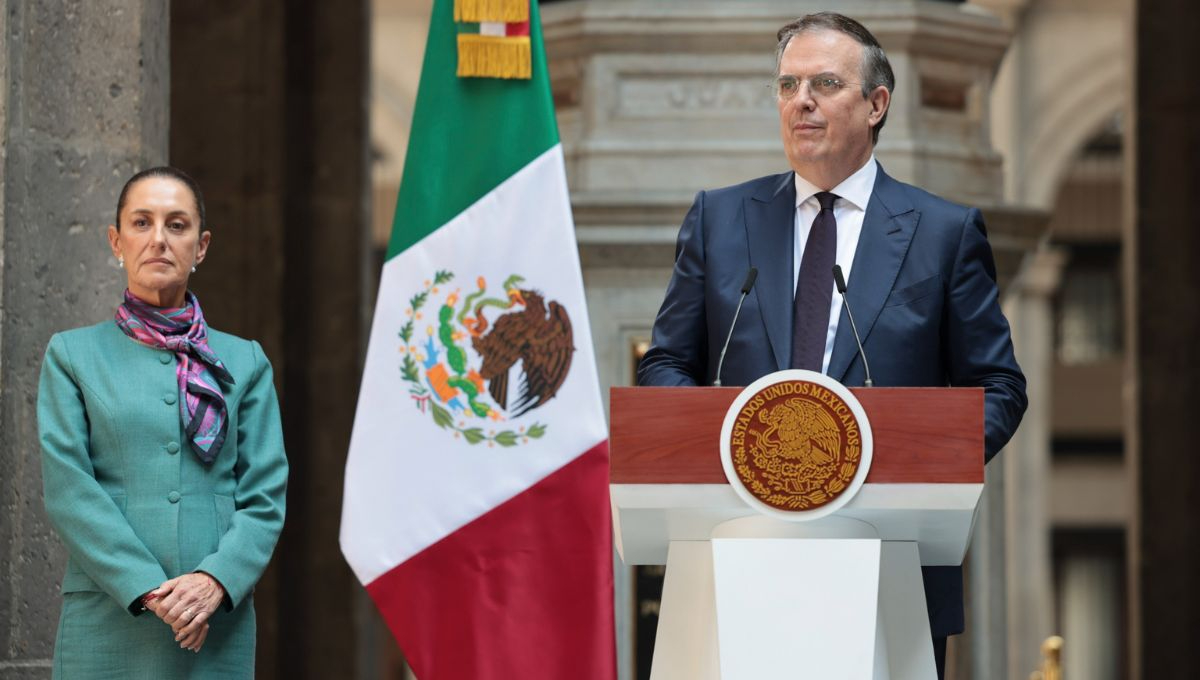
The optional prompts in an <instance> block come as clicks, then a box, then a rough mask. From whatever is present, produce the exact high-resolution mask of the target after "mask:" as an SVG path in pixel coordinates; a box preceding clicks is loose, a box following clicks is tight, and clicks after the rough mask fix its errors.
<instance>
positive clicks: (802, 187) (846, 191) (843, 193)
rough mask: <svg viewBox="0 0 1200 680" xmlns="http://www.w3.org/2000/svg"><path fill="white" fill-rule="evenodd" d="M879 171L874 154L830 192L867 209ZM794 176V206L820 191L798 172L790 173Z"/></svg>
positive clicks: (860, 208) (861, 208)
mask: <svg viewBox="0 0 1200 680" xmlns="http://www.w3.org/2000/svg"><path fill="white" fill-rule="evenodd" d="M878 172H879V166H878V165H876V164H875V154H871V157H870V158H868V159H867V162H866V164H864V165H863V166H862V167H861V168H859V169H858V170H856V171H855V172H854V174H853V175H850V176H849V177H847V178H846V179H844V180H842V183H841V184H839V185H837V186H836V187H834V188H832V189H830V191H831V192H832V193H835V194H837V195H838V197H839V198H843V199H845V200H846V201H847V202H849V203H850V204H852V205H853V206H854V207H856V208H858V209H859V210H863V211H865V210H866V209H867V201H869V200H870V199H871V190H872V189H874V188H875V175H876V174H877V173H878ZM792 175H793V176H794V177H795V178H796V207H800V204H801V203H804V202H805V201H807V200H808V199H810V198H812V197H813V196H815V195H816V194H817V193H819V192H820V191H821V189H818V188H817V187H816V185H814V184H813V183H812V182H809V181H808V180H806V179H804V178H803V177H801V176H800V173H796V172H794V173H792Z"/></svg>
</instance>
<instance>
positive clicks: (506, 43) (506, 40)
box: [458, 33, 533, 80]
mask: <svg viewBox="0 0 1200 680" xmlns="http://www.w3.org/2000/svg"><path fill="white" fill-rule="evenodd" d="M458 77H459V78H523V79H525V80H528V79H530V78H532V77H533V73H532V67H531V66H530V50H529V36H513V37H501V36H493V35H478V34H475V33H460V34H459V35H458Z"/></svg>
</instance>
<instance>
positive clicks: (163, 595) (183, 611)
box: [142, 571, 225, 652]
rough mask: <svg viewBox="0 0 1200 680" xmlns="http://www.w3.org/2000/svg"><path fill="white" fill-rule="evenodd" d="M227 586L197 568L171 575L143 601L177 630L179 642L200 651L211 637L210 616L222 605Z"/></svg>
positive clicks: (189, 648) (187, 647)
mask: <svg viewBox="0 0 1200 680" xmlns="http://www.w3.org/2000/svg"><path fill="white" fill-rule="evenodd" d="M224 598H225V588H224V587H222V586H221V584H220V582H218V581H217V579H215V578H213V577H212V576H209V575H208V574H206V573H204V572H202V571H198V572H194V573H191V574H184V575H182V576H179V577H177V578H173V579H168V580H167V581H164V582H163V584H162V585H160V586H159V587H157V588H155V589H154V590H151V591H150V592H149V593H146V595H145V597H144V598H143V600H142V601H143V603H144V604H145V606H146V609H148V610H150V611H152V612H154V614H155V616H157V617H158V618H160V619H162V621H163V623H165V624H167V625H169V626H170V627H171V630H173V631H175V641H176V642H178V643H179V646H180V647H182V648H184V649H187V650H191V651H193V652H198V651H200V647H201V646H202V645H203V644H204V639H205V638H206V637H208V619H209V617H210V616H212V615H213V612H215V611H216V610H217V607H219V606H221V600H222V599H224Z"/></svg>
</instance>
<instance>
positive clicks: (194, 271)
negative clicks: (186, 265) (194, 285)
mask: <svg viewBox="0 0 1200 680" xmlns="http://www.w3.org/2000/svg"><path fill="white" fill-rule="evenodd" d="M192 273H193V274H195V273H196V265H192Z"/></svg>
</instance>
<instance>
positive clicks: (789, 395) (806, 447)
mask: <svg viewBox="0 0 1200 680" xmlns="http://www.w3.org/2000/svg"><path fill="white" fill-rule="evenodd" d="M787 373H789V374H795V373H801V372H796V371H788V372H787ZM777 375H778V376H779V378H782V379H777V380H774V381H770V380H768V381H767V384H760V383H762V382H763V381H759V382H757V383H755V385H752V386H750V387H749V388H747V389H746V390H745V391H743V392H742V394H741V395H740V396H739V398H738V399H737V400H736V401H735V403H734V408H731V409H730V412H729V414H728V416H727V418H726V427H725V431H724V433H723V434H724V436H725V441H724V442H722V448H723V449H725V450H727V451H728V458H727V462H726V472H727V473H730V472H732V473H733V476H734V477H736V481H737V482H738V483H740V486H741V487H743V488H744V489H745V491H747V492H749V495H750V496H752V497H753V498H754V499H755V500H757V501H758V502H759V503H762V504H763V505H765V506H767V507H768V508H771V509H774V510H777V511H782V512H784V513H803V512H805V511H812V510H816V509H818V508H822V507H823V506H826V505H828V504H830V503H833V502H834V501H835V500H837V499H838V498H839V497H840V496H841V495H842V494H844V493H846V492H847V490H849V489H851V487H852V486H854V485H855V483H856V481H857V483H858V484H861V480H862V478H863V477H865V469H862V468H863V464H864V444H867V445H868V446H869V443H868V442H869V437H870V432H869V426H868V425H866V423H865V420H866V418H865V414H864V412H863V411H862V407H861V406H859V405H858V401H857V400H856V399H854V397H853V395H851V394H850V393H849V391H848V390H846V388H845V387H842V386H841V385H836V386H835V385H831V384H829V383H830V382H832V381H830V380H829V379H828V378H826V377H825V376H819V378H820V380H811V379H805V378H808V377H810V376H811V377H818V374H812V373H808V372H802V373H801V375H800V376H796V377H794V378H792V379H787V378H786V377H785V376H784V375H782V374H777ZM771 377H772V376H768V378H771ZM764 380H767V379H764ZM838 388H840V389H838ZM864 429H865V430H866V431H865V432H864ZM864 435H865V437H866V439H867V440H868V442H864ZM867 456H868V457H869V451H868V452H867ZM867 462H868V464H869V460H868V461H867ZM860 469H861V471H862V472H863V474H861V475H860V474H859V473H860ZM730 481H731V482H734V479H733V478H732V477H731V479H730ZM839 505H840V504H839Z"/></svg>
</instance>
